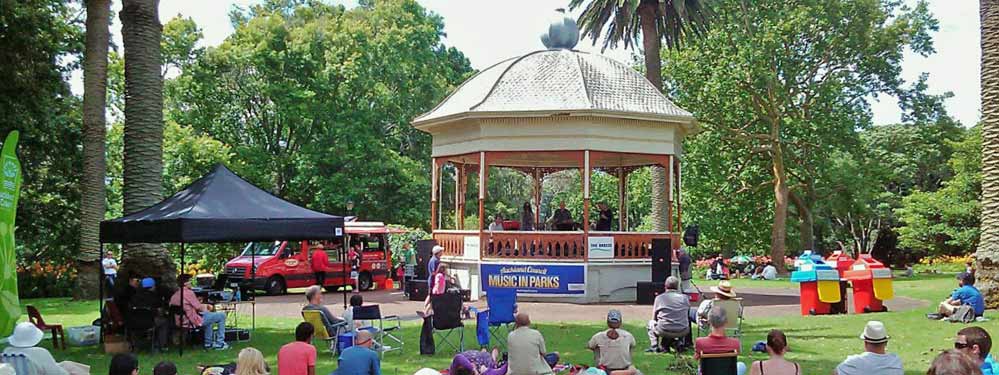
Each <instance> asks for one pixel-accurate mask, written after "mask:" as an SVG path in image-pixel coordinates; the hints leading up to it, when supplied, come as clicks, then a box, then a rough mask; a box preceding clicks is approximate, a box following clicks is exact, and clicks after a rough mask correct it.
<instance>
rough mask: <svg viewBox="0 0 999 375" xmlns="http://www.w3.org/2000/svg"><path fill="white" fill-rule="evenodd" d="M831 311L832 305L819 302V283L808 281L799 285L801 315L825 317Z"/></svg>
mask: <svg viewBox="0 0 999 375" xmlns="http://www.w3.org/2000/svg"><path fill="white" fill-rule="evenodd" d="M831 310H832V305H831V304H828V303H825V302H822V301H820V300H819V283H818V282H815V281H808V282H802V283H801V315H805V316H807V315H825V314H829V312H830V311H831Z"/></svg>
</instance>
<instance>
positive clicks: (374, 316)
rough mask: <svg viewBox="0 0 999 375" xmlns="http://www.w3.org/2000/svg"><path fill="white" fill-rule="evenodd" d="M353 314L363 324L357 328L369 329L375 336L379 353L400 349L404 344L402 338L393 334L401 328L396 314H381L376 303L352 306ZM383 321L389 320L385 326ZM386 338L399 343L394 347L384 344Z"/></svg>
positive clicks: (355, 319)
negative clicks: (376, 324) (376, 323)
mask: <svg viewBox="0 0 999 375" xmlns="http://www.w3.org/2000/svg"><path fill="white" fill-rule="evenodd" d="M353 314H354V321H355V322H357V321H360V322H363V323H362V324H364V326H362V327H361V328H358V329H360V330H366V331H370V332H371V333H372V334H373V335H374V336H375V342H376V343H377V344H378V349H379V350H378V352H379V354H380V355H384V354H385V352H387V351H392V350H401V349H402V346H403V344H404V343H403V342H402V339H401V338H399V337H398V336H395V334H394V332H395V331H398V330H401V329H402V322H401V321H400V320H399V316H398V315H386V316H382V310H381V308H380V307H379V306H378V305H367V306H354V311H353ZM375 321H377V322H378V326H377V327H376V326H375ZM385 322H389V325H388V326H387V327H386V326H385ZM392 323H395V324H392ZM386 340H392V341H394V342H395V343H397V344H399V345H398V346H396V347H392V346H388V345H385V344H386Z"/></svg>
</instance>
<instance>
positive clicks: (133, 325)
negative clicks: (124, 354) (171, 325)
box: [125, 307, 156, 351]
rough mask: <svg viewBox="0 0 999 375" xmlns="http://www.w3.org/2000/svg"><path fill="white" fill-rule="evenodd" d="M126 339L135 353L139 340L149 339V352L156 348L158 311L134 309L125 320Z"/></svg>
mask: <svg viewBox="0 0 999 375" xmlns="http://www.w3.org/2000/svg"><path fill="white" fill-rule="evenodd" d="M125 337H126V338H127V340H128V345H129V346H130V347H131V348H132V350H133V351H135V350H136V349H138V346H137V345H135V344H136V342H138V341H139V339H140V338H141V339H149V350H150V351H152V350H153V349H154V348H155V346H156V311H155V310H153V309H147V308H142V307H133V308H132V310H131V311H129V313H128V315H127V317H126V318H125Z"/></svg>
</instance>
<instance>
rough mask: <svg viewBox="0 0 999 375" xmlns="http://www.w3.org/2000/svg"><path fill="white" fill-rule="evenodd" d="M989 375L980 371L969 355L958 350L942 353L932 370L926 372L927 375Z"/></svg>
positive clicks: (935, 360)
mask: <svg viewBox="0 0 999 375" xmlns="http://www.w3.org/2000/svg"><path fill="white" fill-rule="evenodd" d="M984 374H987V373H985V372H982V371H981V370H980V369H978V366H976V365H975V362H974V361H972V360H971V358H968V356H967V355H965V354H964V353H962V352H961V351H960V350H957V349H950V350H946V351H943V352H941V353H940V355H938V356H937V357H936V358H935V359H933V363H931V364H930V368H929V369H928V370H926V375H984Z"/></svg>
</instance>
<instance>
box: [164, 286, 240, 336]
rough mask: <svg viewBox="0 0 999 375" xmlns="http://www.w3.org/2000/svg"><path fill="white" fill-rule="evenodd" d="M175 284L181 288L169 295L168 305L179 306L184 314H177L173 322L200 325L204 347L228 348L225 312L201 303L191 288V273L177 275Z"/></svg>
mask: <svg viewBox="0 0 999 375" xmlns="http://www.w3.org/2000/svg"><path fill="white" fill-rule="evenodd" d="M177 284H180V285H181V288H180V290H178V291H177V292H176V293H174V294H173V296H172V297H170V305H171V306H181V307H182V308H183V309H184V316H183V317H179V316H178V317H177V322H176V323H175V324H176V325H177V326H182V325H183V327H187V328H199V327H200V328H201V329H202V331H204V334H205V349H216V350H226V349H229V344H227V343H226V342H225V313H222V312H214V311H208V306H206V305H203V304H201V301H199V300H198V296H196V295H195V294H194V291H192V290H191V275H189V274H183V275H180V276H178V277H177ZM213 327H214V329H212V328H213Z"/></svg>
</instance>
